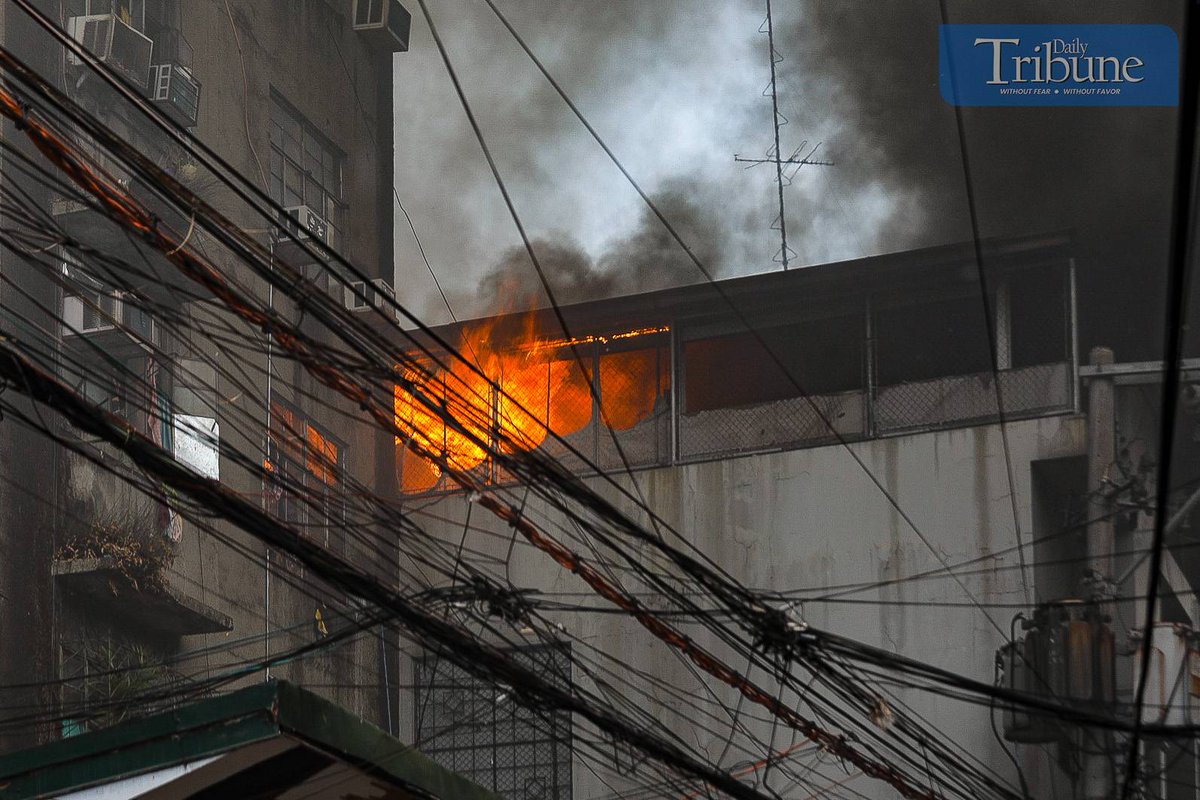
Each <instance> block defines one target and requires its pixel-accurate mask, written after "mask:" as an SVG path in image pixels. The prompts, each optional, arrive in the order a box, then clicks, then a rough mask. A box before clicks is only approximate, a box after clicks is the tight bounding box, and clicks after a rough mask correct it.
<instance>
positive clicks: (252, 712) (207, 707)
mask: <svg viewBox="0 0 1200 800" xmlns="http://www.w3.org/2000/svg"><path fill="white" fill-rule="evenodd" d="M101 792H103V796H104V797H105V798H114V799H115V798H133V797H138V798H145V800H159V799H160V798H190V799H194V800H200V799H201V798H214V799H215V798H226V797H247V796H252V797H270V798H278V800H288V798H300V797H304V798H310V800H325V799H326V798H339V800H340V799H341V798H345V800H351V798H379V799H380V800H385V799H386V800H393V798H394V799H395V800H409V799H410V798H438V799H439V800H451V798H453V800H499V797H498V796H497V795H495V794H493V793H492V792H490V791H488V790H486V789H484V788H482V787H480V786H478V785H477V784H474V783H472V782H471V781H469V780H467V779H465V778H463V777H461V776H459V775H457V774H455V773H453V772H450V771H449V770H446V769H444V768H442V767H440V766H438V765H437V764H435V763H434V762H433V761H431V760H430V759H428V758H426V757H425V756H423V755H421V753H419V752H417V750H415V749H414V748H412V747H410V746H408V745H406V744H404V743H403V742H401V741H399V740H398V739H395V738H393V737H391V736H389V735H388V734H387V733H385V732H384V731H382V730H380V729H379V728H376V727H375V726H374V725H371V724H369V723H366V722H363V721H362V720H361V719H359V718H358V717H356V716H355V715H353V714H351V713H350V712H348V711H346V710H345V709H343V708H341V707H339V706H337V705H335V704H333V703H331V702H329V701H328V700H325V699H323V698H320V697H318V696H317V695H315V694H313V693H312V692H308V691H305V690H304V689H301V688H299V687H297V686H293V685H291V684H289V683H287V682H284V681H271V682H268V683H264V684H261V685H258V686H252V687H250V688H247V689H242V690H240V691H237V692H233V693H231V694H228V695H224V696H222V697H215V698H212V699H209V700H202V701H200V702H197V703H194V704H191V705H188V706H185V707H183V708H180V709H178V710H176V711H172V712H168V713H164V714H158V715H156V716H153V717H147V718H145V719H140V720H135V721H132V722H129V723H126V724H122V725H117V726H115V727H112V728H107V729H104V730H99V731H94V732H91V733H85V734H82V735H80V736H74V737H71V738H68V739H63V740H60V741H57V742H51V743H50V744H46V745H42V746H40V747H34V748H31V749H28V750H22V751H19V752H16V753H12V754H9V755H5V756H0V797H2V798H9V797H12V798H24V797H69V798H72V799H73V800H74V799H75V798H78V800H86V798H89V797H93V796H94V797H99V796H100V793H101Z"/></svg>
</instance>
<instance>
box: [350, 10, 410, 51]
mask: <svg viewBox="0 0 1200 800" xmlns="http://www.w3.org/2000/svg"><path fill="white" fill-rule="evenodd" d="M353 11H354V16H353V23H354V30H356V31H358V32H359V33H361V34H362V35H363V36H364V37H366V38H367V39H368V40H369V41H370V42H371V44H372V45H374V46H375V47H379V48H381V49H383V50H386V51H388V52H392V53H403V52H405V51H407V50H408V33H409V29H410V28H411V27H412V15H411V14H409V13H408V9H407V8H405V7H404V6H403V5H401V4H400V0H354V9H353Z"/></svg>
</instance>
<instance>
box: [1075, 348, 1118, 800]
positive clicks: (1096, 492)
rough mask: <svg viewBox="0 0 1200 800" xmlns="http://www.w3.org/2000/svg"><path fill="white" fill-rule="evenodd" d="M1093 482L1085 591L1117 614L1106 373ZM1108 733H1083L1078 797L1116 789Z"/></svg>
mask: <svg viewBox="0 0 1200 800" xmlns="http://www.w3.org/2000/svg"><path fill="white" fill-rule="evenodd" d="M1088 360H1089V361H1090V362H1091V364H1092V366H1106V365H1109V364H1112V363H1113V351H1112V350H1110V349H1109V348H1107V347H1094V348H1092V351H1091V352H1090V353H1089V354H1088ZM1087 412H1088V480H1087V488H1088V492H1089V501H1088V506H1087V508H1088V519H1089V520H1091V522H1090V523H1089V524H1088V528H1087V556H1088V561H1087V572H1088V574H1087V576H1085V578H1084V581H1083V591H1082V592H1081V594H1082V595H1083V596H1084V598H1085V599H1090V600H1099V601H1102V602H1101V603H1100V606H1099V611H1100V613H1101V614H1103V615H1105V616H1110V615H1111V613H1112V605H1111V602H1108V601H1109V599H1110V598H1111V596H1112V589H1111V586H1112V580H1113V550H1114V548H1115V525H1114V524H1113V519H1112V517H1111V516H1110V515H1109V513H1110V511H1111V504H1110V503H1109V501H1108V499H1107V493H1108V479H1109V478H1110V477H1111V476H1110V475H1109V470H1110V469H1112V465H1113V462H1115V461H1116V455H1117V453H1116V422H1115V419H1114V410H1113V381H1112V378H1111V377H1109V376H1105V375H1097V376H1094V377H1093V378H1092V379H1091V381H1090V382H1089V383H1088V409H1087ZM1107 738H1108V737H1107V736H1106V735H1105V734H1104V733H1102V732H1100V731H1087V732H1085V733H1084V735H1083V736H1081V737H1080V744H1081V747H1082V749H1083V754H1082V755H1083V770H1082V773H1081V774H1080V776H1079V784H1078V788H1079V795H1080V797H1082V798H1083V800H1107V798H1109V796H1110V795H1111V793H1112V789H1113V781H1112V763H1111V758H1110V757H1109V756H1108V755H1107V754H1106V753H1105V752H1104V751H1105V744H1106V742H1107Z"/></svg>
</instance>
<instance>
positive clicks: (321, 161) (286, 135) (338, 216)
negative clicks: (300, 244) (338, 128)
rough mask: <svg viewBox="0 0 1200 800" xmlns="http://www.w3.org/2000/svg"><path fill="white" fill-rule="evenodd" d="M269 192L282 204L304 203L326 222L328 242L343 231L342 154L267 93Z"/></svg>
mask: <svg viewBox="0 0 1200 800" xmlns="http://www.w3.org/2000/svg"><path fill="white" fill-rule="evenodd" d="M270 138H271V196H272V197H274V198H275V199H276V200H277V201H278V202H279V203H280V204H281V205H283V206H284V207H285V208H292V207H294V206H308V207H309V208H311V209H312V210H313V211H315V212H316V213H317V214H320V215H321V218H322V219H323V220H324V221H325V223H326V225H328V226H329V238H328V243H329V244H330V245H331V246H337V245H338V244H339V243H340V242H341V241H342V240H343V236H344V232H345V214H344V204H343V202H342V165H343V162H344V157H343V155H342V153H341V152H340V151H339V150H338V149H337V148H335V147H334V146H333V145H332V144H331V143H330V142H329V140H328V139H326V138H325V137H324V136H323V135H322V134H321V132H320V131H319V130H318V129H317V128H316V126H314V125H313V124H312V123H311V122H309V121H308V120H307V119H305V118H304V116H303V115H302V114H300V112H298V111H297V110H296V109H295V108H293V107H292V106H291V105H290V104H288V103H287V102H286V101H285V100H283V99H282V98H280V97H279V96H277V95H275V94H274V93H272V95H271V136H270Z"/></svg>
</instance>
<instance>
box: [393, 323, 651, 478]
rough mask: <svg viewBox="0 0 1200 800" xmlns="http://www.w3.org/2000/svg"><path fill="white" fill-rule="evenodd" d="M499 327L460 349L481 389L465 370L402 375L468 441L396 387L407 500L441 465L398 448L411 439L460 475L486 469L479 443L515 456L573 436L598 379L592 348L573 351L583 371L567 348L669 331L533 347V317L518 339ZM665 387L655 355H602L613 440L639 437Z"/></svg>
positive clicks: (467, 339) (473, 334)
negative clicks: (620, 434) (635, 432)
mask: <svg viewBox="0 0 1200 800" xmlns="http://www.w3.org/2000/svg"><path fill="white" fill-rule="evenodd" d="M497 322H498V320H497V319H495V318H494V319H490V320H485V321H484V322H481V323H478V324H475V325H471V326H468V327H466V328H464V329H463V330H462V333H461V335H460V339H459V348H458V349H459V352H460V353H462V354H463V355H464V356H465V357H467V358H469V359H471V361H472V363H473V364H474V365H475V366H477V367H478V368H479V370H480V371H481V372H482V373H483V374H484V375H486V376H487V380H485V379H484V378H483V377H481V376H480V375H478V374H477V373H476V372H474V371H473V370H471V369H470V368H468V367H467V366H466V365H465V364H464V363H462V362H461V361H455V362H453V364H452V366H451V367H450V369H449V370H448V371H445V370H443V371H438V372H436V373H435V374H433V375H432V376H430V375H429V374H424V375H421V374H418V372H417V371H415V370H410V371H407V372H406V374H405V378H406V379H407V380H409V381H412V382H414V384H415V387H414V390H413V391H414V392H417V393H420V394H423V395H425V396H426V397H428V398H432V399H433V400H434V402H435V403H441V402H445V404H446V408H447V410H448V411H449V413H450V415H451V416H452V417H453V418H454V419H455V420H457V421H458V422H459V423H461V424H462V426H463V428H464V429H465V433H464V432H462V431H458V430H455V429H454V427H453V426H447V425H446V424H445V423H444V422H443V421H442V419H441V418H440V416H439V415H437V414H435V413H433V412H431V411H429V409H427V408H426V407H425V405H423V404H422V403H421V401H420V400H419V399H417V397H416V396H414V394H413V393H410V392H409V391H406V390H405V389H404V388H403V387H402V386H400V385H397V386H396V391H395V412H396V425H397V427H398V428H399V429H400V430H401V431H404V432H405V434H406V437H404V438H402V437H397V438H396V442H397V444H398V445H400V449H401V453H400V454H399V465H398V466H399V470H400V483H401V488H402V490H403V491H404V492H405V493H416V492H424V491H428V490H430V489H432V488H434V487H435V486H437V484H438V481H439V480H440V479H441V477H442V469H441V467H440V466H439V465H437V464H435V463H434V462H433V461H432V460H429V459H426V458H424V457H422V456H419V455H416V454H414V453H412V452H411V451H410V450H409V449H408V448H407V447H405V446H404V445H405V444H406V442H405V438H407V437H411V440H412V443H413V444H415V445H417V447H418V448H419V449H420V450H422V451H425V452H428V453H433V454H437V455H440V456H443V457H444V458H445V459H446V460H447V462H448V464H449V466H450V467H452V468H453V469H455V470H461V471H464V472H465V471H470V470H472V469H475V468H477V467H479V466H480V465H481V464H483V463H484V460H485V458H486V448H485V447H484V446H483V445H481V444H480V442H483V443H488V444H490V445H492V446H495V447H498V448H500V449H502V450H505V451H507V452H517V451H529V450H534V449H536V448H538V447H540V446H541V445H542V443H543V442H544V441H545V440H546V437H547V436H548V435H549V434H550V433H551V432H552V433H554V434H555V435H557V436H561V437H566V436H570V435H571V434H573V433H576V432H578V431H580V430H582V429H584V428H585V427H587V425H588V424H589V423H590V422H591V421H592V410H593V405H594V403H593V399H592V389H591V387H592V384H593V372H594V370H595V367H594V365H593V363H592V358H593V356H592V350H591V349H590V348H580V349H579V350H578V352H579V354H580V356H581V358H582V361H583V365H582V366H581V365H580V362H579V361H578V360H576V358H575V355H574V353H573V352H572V351H571V349H570V347H571V346H574V345H582V344H592V343H607V342H609V341H610V340H619V339H627V338H631V337H633V336H638V335H642V334H647V333H660V332H662V331H664V330H666V328H663V327H658V328H645V329H639V330H636V331H629V332H626V333H623V334H616V335H614V336H611V337H599V336H588V337H577V338H574V339H569V340H568V339H556V340H554V339H542V338H539V336H538V331H537V325H536V317H535V315H533V314H528V315H526V316H525V317H524V318H523V320H522V330H521V331H520V333H519V334H518V335H517V336H515V337H502V336H500V335H499V333H498V331H497V330H496V327H497ZM488 380H490V381H492V382H494V383H495V384H496V385H497V386H498V387H499V389H500V392H499V393H497V392H494V391H493V390H492V387H491V386H489V385H488ZM668 381H669V376H667V374H666V371H665V370H663V369H661V365H660V356H659V352H658V350H657V349H655V348H650V349H642V350H630V351H627V352H621V353H606V354H604V355H601V356H600V358H599V391H600V394H601V398H602V400H601V406H600V407H601V410H602V416H603V419H604V420H605V421H606V422H607V424H608V425H609V426H610V427H611V428H613V429H614V430H619V431H624V430H629V429H631V428H633V427H635V426H636V425H637V424H638V423H639V422H641V421H642V420H644V419H646V418H647V417H648V416H650V414H651V413H652V412H653V411H654V407H655V405H656V403H657V401H658V398H659V397H660V396H661V395H662V394H663V392H665V391H666V386H667V382H668Z"/></svg>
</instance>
